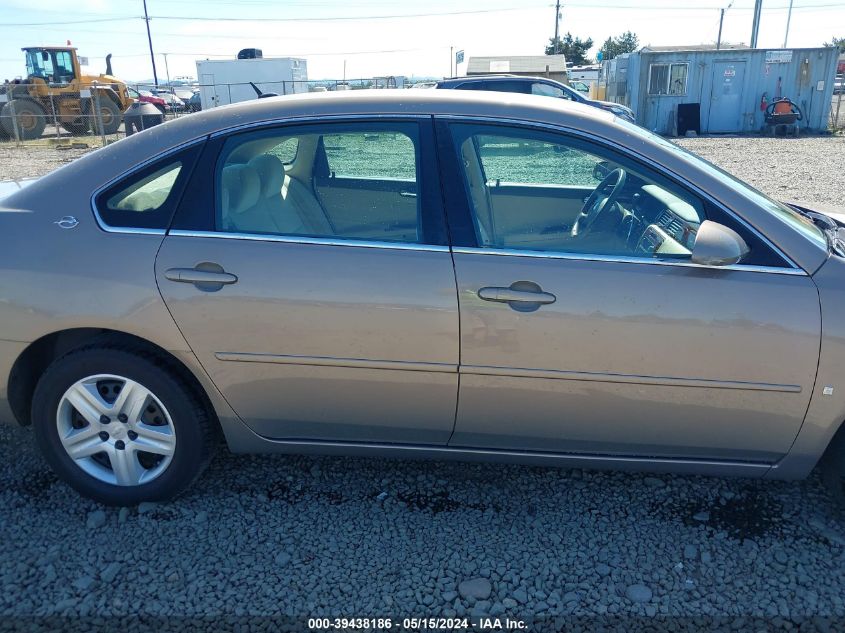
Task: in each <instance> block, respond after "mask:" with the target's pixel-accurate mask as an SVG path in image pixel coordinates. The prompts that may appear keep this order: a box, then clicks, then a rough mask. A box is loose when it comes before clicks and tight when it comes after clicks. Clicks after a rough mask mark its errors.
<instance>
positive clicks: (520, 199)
mask: <svg viewBox="0 0 845 633" xmlns="http://www.w3.org/2000/svg"><path fill="white" fill-rule="evenodd" d="M452 129H453V137H454V141H455V144H456V150H457V152H458V153H459V155H460V164H461V165H462V166H463V172H464V173H463V180H464V185H465V188H466V192H467V194H468V196H467V198H468V201H469V206H470V210H471V214H472V217H473V222H474V228H475V234H476V235H475V237H476V243H477V245H478V246H480V247H482V248H500V249H501V248H504V249H517V250H531V251H556V252H565V253H583V254H596V255H606V256H619V257H641V258H680V259H685V258H687V259H688V258H689V257H690V256H691V251H692V246H693V243H694V241H695V236H696V232H697V231H698V227H699V226H700V224H701V222H702V221H703V219H704V205H703V204H702V202H701V201H700V200H699V199H698V198H696V197H695V196H693V195H691V194H689V193H688V192H686V191H684V190H681V189H680V188H678V187H676V186H675V185H673V184H672V183H669V182H668V181H666V180H665V179H663V178H662V177H659V176H657V175H656V174H652V173H651V172H650V171H647V170H645V169H643V168H641V167H639V166H637V165H636V164H633V163H632V162H630V161H627V160H626V161H625V162H624V164H623V163H622V162H617V161H621V159H620V158H618V157H616V156H615V154H614V155H611V154H610V153H609V152H607V151H606V150H604V149H603V148H601V147H598V146H595V145H593V144H588V143H586V142H583V141H580V140H576V139H569V138H568V137H564V136H561V135H552V134H549V133H547V132H540V131H534V130H526V129H519V128H504V127H495V128H494V127H491V126H484V125H477V126H476V125H463V124H459V125H454V126H453V128H452Z"/></svg>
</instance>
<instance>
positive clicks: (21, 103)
mask: <svg viewBox="0 0 845 633" xmlns="http://www.w3.org/2000/svg"><path fill="white" fill-rule="evenodd" d="M13 106H14V111H15V117H14V120H13V119H12V108H13ZM16 123H17V125H16ZM0 126H2V127H3V129H4V130H5V132H6V134H8V135H9V136H10V137H11V138H15V128H16V127H17V133H18V134H19V135H20V139H21V140H22V141H32V140H34V139H37V138H41V135H42V134H44V128H46V127H47V113H46V112H45V111H44V108H42V107H41V104H39V103H37V102H36V101H33V100H32V99H13V100H12V101H9V102H8V103H7V104H6V105H4V106H3V109H2V110H0Z"/></svg>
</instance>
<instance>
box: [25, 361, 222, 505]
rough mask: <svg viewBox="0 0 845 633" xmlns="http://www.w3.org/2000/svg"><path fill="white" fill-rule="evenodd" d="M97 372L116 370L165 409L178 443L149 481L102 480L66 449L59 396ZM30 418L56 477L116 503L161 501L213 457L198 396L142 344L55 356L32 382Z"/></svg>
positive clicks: (87, 494)
mask: <svg viewBox="0 0 845 633" xmlns="http://www.w3.org/2000/svg"><path fill="white" fill-rule="evenodd" d="M96 374H115V375H118V376H122V377H125V378H129V379H132V380H134V381H136V382H138V383H140V384H141V385H143V386H144V387H146V388H147V389H148V390H149V391H150V392H152V393H153V394H154V395H155V397H156V398H157V399H158V400H159V401H160V402H161V403H162V405H164V407H165V409H166V410H167V411H168V412H169V414H170V417H171V424H172V425H173V427H174V429H175V432H176V445H175V449H174V452H173V457H172V459H171V461H170V463H169V464H168V465H167V467H166V469H165V470H164V471H163V472H162V473H161V474H160V475H158V476H157V477H156V478H155V479H153V480H152V481H149V482H147V483H142V484H139V485H135V486H119V485H116V484H111V483H107V482H104V481H101V480H100V479H98V478H96V477H94V476H93V475H91V474H89V473H87V472H85V471H84V470H83V469H82V468H81V467H80V466H78V465H77V464H76V462H74V461H73V459H71V457H70V456H69V455H68V454H67V452H66V450H65V449H64V446H63V445H62V443H61V441H60V439H59V431H58V429H57V425H56V419H57V411H58V407H59V404H60V402H61V399H62V397H63V395H64V393H65V391H67V389H68V388H69V387H71V385H73V384H74V383H76V382H77V381H79V380H81V379H83V378H85V377H87V376H92V375H96ZM32 424H33V428H34V430H35V437H36V440H37V442H38V445H39V448H40V449H41V451H42V454H43V455H44V457H45V459H46V460H47V462H48V463H49V464H50V466H51V467H52V469H53V470H54V471H55V473H56V475H58V477H59V478H60V479H62V480H63V481H65V482H66V483H68V484H69V485H70V486H71V487H73V488H74V489H75V490H76V491H77V492H79V493H80V494H81V495H83V496H85V497H89V498H91V499H94V500H95V501H98V502H100V503H104V504H106V505H117V506H131V505H135V504H138V503H140V502H142V501H165V500H168V499H172V498H173V497H175V496H177V495H178V494H179V493H181V492H183V491H184V490H185V489H187V488H188V487H189V486H190V485H191V484H192V483H193V482H194V480H196V478H197V477H199V475H200V474H201V473H202V471H203V470H204V469H205V467H206V466H207V465H208V462H209V461H210V460H211V455H212V452H213V447H214V445H215V435H216V434H215V432H214V430H215V428H216V427H215V426H214V425H213V423H212V421H211V419H210V417H209V413H208V412H207V411H206V409H205V407H204V405H203V403H202V400H201V399H200V397H199V396H198V395H197V394H196V393H195V392H194V390H193V389H192V388H191V387H190V386H189V385H188V384H187V383H186V382H185V381H184V380H183V379H182V378H181V377H180V375H179V374H178V373H177V372H176V371H174V369H173V367H172V366H170V365H169V364H168V363H166V362H164V361H162V360H161V359H160V358H158V357H157V356H155V355H153V354H150V353H148V352H146V351H144V350H138V349H133V348H129V347H122V346H121V347H118V346H114V347H111V346H91V347H84V348H80V349H78V350H75V351H72V352H69V353H68V354H66V355H65V356H63V357H61V358H59V359H58V360H56V361H54V362H53V363H52V364H51V365H50V366H49V367H48V368H47V371H46V372H44V375H43V376H42V377H41V379H40V380H39V381H38V385H37V386H36V389H35V393H34V395H33V404H32Z"/></svg>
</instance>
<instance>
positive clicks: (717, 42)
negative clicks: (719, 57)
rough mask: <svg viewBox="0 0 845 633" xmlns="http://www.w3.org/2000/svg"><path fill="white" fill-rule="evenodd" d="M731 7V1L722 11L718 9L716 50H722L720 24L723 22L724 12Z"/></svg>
mask: <svg viewBox="0 0 845 633" xmlns="http://www.w3.org/2000/svg"><path fill="white" fill-rule="evenodd" d="M732 6H733V0H731V3H730V4H729V5H728V6H726V7H725V8H724V9H719V36H718V37H717V38H716V50H717V51H718V50H719V49H721V48H722V23H723V22H724V21H725V11H727V10H728V9H730V8H731V7H732Z"/></svg>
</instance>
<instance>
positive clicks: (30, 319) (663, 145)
mask: <svg viewBox="0 0 845 633" xmlns="http://www.w3.org/2000/svg"><path fill="white" fill-rule="evenodd" d="M139 157H145V158H144V160H143V161H142V162H139ZM0 195H2V194H0ZM0 206H2V207H4V210H3V211H2V212H0V226H2V230H0V253H2V257H0V267H2V270H0V417H2V418H6V419H12V418H16V419H17V421H18V422H19V423H21V424H32V425H33V426H34V428H35V431H36V438H37V440H38V442H39V444H40V446H41V449H42V450H43V452H44V456H45V457H46V459H47V460H48V461H49V463H50V464H51V466H52V467H53V468H54V469H55V471H56V472H57V473H58V474H59V475H60V476H61V477H62V478H63V479H64V480H65V481H67V482H68V483H69V484H71V485H72V486H73V487H74V488H76V489H77V490H78V491H80V492H81V493H82V494H84V495H86V496H89V497H92V498H94V499H97V500H99V501H102V502H105V503H110V504H134V503H138V502H140V501H143V500H154V499H165V498H169V497H172V496H173V495H174V494H177V493H178V492H180V491H181V490H183V489H185V488H186V487H187V486H188V485H189V484H191V482H193V481H194V479H196V477H197V476H198V475H199V474H200V472H201V471H202V469H203V467H204V466H205V465H206V463H207V462H208V460H209V458H210V456H211V453H212V449H213V447H214V446H215V444H216V441H215V437H216V436H217V435H218V433H222V434H223V436H225V439H226V442H227V443H228V446H229V448H230V449H231V450H233V451H238V452H247V451H275V452H287V453H293V452H310V453H331V454H359V455H360V454H364V455H390V456H399V457H402V456H423V457H429V458H438V459H448V458H456V459H485V460H504V461H515V462H522V463H535V464H559V465H561V466H578V467H603V468H619V469H648V470H666V471H676V472H695V473H711V474H724V475H741V476H758V477H771V478H795V477H803V476H806V475H807V474H808V473H809V472H810V470H811V469H812V468H813V467H814V466H815V465H816V463H817V462H818V461H819V459H820V458H821V457H822V456H823V455H825V456H826V457H825V459H824V464H825V471H824V472H825V474H826V479H827V481H828V482H829V483H830V484H831V485H832V488H833V490H834V492H835V494H837V495H838V496H839V497H842V496H843V487H842V482H843V472H845V435H843V432H842V431H840V426H841V423H842V421H843V420H845V384H840V380H842V378H843V376H845V324H843V319H842V315H843V314H845V259H843V257H842V247H841V246H840V241H841V236H840V231H841V230H840V229H839V225H838V223H837V221H836V220H834V219H832V218H831V217H830V216H829V215H822V214H820V213H813V212H810V211H807V210H806V209H802V208H799V207H795V206H787V205H785V204H782V203H779V202H775V201H773V200H770V199H768V198H766V197H765V196H763V195H762V194H760V193H759V192H757V191H754V190H753V189H751V188H749V187H748V186H747V185H744V184H743V183H741V182H738V181H737V180H735V179H733V178H732V177H730V176H729V175H727V174H725V173H724V172H722V171H720V170H718V169H716V168H715V167H713V166H712V165H710V164H708V163H706V162H704V161H702V160H700V159H698V158H696V157H694V156H692V155H690V154H688V153H686V152H685V151H683V150H681V149H679V148H678V147H676V146H675V145H674V144H672V143H670V142H668V141H666V140H663V139H661V138H659V137H656V136H654V135H652V134H650V133H648V132H646V131H644V130H642V129H641V128H638V127H636V126H634V125H631V124H628V123H626V122H624V121H620V120H618V119H616V118H614V117H613V116H612V115H611V114H609V113H605V112H602V111H599V110H596V109H595V108H589V107H586V106H580V105H578V104H570V103H564V102H558V101H556V100H551V99H542V98H538V97H530V96H521V95H507V94H498V93H489V94H488V93H473V92H462V91H423V90H420V91H393V92H392V93H390V92H386V93H384V94H382V93H380V92H379V91H366V92H352V93H345V94H321V95H316V94H315V95H306V96H294V97H281V98H275V99H263V100H260V101H256V102H253V103H247V104H238V105H235V106H230V107H223V108H216V109H213V110H211V111H208V112H203V113H201V114H198V115H196V116H191V117H185V118H182V119H179V120H176V121H172V122H170V123H167V124H165V125H161V126H158V127H156V128H153V129H151V130H148V131H146V132H143V133H141V134H137V135H134V136H131V137H129V138H127V139H125V140H122V141H120V142H118V143H115V144H114V145H111V146H109V147H107V148H104V149H102V150H99V151H96V152H93V153H92V154H89V155H87V156H85V157H84V158H81V159H79V160H78V161H76V162H74V163H72V164H70V165H68V166H66V167H63V168H62V169H60V170H58V171H56V172H54V173H52V174H50V175H49V176H46V177H44V178H42V179H40V180H38V181H36V182H34V183H31V184H29V185H28V186H26V187H24V188H23V189H20V190H16V191H14V192H12V193H11V194H10V195H7V197H6V198H5V199H3V200H2V201H0Z"/></svg>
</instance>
